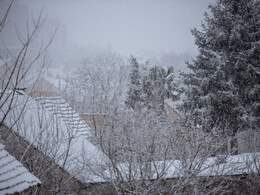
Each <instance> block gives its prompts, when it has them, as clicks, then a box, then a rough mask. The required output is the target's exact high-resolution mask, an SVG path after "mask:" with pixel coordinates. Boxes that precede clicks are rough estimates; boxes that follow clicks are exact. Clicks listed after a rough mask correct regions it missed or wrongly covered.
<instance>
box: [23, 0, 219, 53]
mask: <svg viewBox="0 0 260 195" xmlns="http://www.w3.org/2000/svg"><path fill="white" fill-rule="evenodd" d="M209 2H214V0H41V1H40V0H34V1H28V0H23V1H21V3H22V4H26V3H29V4H30V8H31V9H30V10H31V11H32V12H37V11H39V10H40V8H41V7H44V13H45V14H48V17H49V18H59V19H61V20H62V23H63V24H66V25H67V32H68V42H69V44H72V45H78V46H80V47H101V48H106V47H112V49H113V50H114V51H116V52H119V53H124V54H131V53H136V52H138V51H143V50H148V51H155V52H161V51H164V52H175V53H177V54H180V53H184V52H189V53H194V52H195V51H196V46H195V45H194V38H193V36H192V35H191V33H190V29H191V28H194V27H198V28H200V25H201V21H202V20H203V18H204V16H203V14H204V12H205V11H206V10H207V7H208V4H209Z"/></svg>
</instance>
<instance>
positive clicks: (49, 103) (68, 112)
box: [35, 97, 92, 137]
mask: <svg viewBox="0 0 260 195" xmlns="http://www.w3.org/2000/svg"><path fill="white" fill-rule="evenodd" d="M35 100H36V101H37V102H38V103H40V104H41V105H42V106H43V107H44V109H47V110H48V111H49V112H51V113H52V114H53V115H55V116H57V117H58V118H59V119H60V120H62V121H63V122H64V123H65V124H66V126H67V127H69V128H70V129H72V130H73V131H75V132H78V133H79V134H80V135H85V136H87V137H88V136H90V134H91V131H92V130H91V129H90V127H89V126H88V125H87V124H86V123H85V121H84V120H83V119H82V118H81V117H80V116H79V114H78V113H76V111H75V110H74V109H73V108H72V107H71V106H70V105H69V104H68V103H67V102H66V101H65V100H64V99H63V98H62V97H37V98H35Z"/></svg>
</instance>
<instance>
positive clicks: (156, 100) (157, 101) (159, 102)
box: [142, 66, 179, 112]
mask: <svg viewBox="0 0 260 195" xmlns="http://www.w3.org/2000/svg"><path fill="white" fill-rule="evenodd" d="M142 89H143V90H142V92H143V99H144V103H145V105H146V107H148V108H152V109H155V110H157V111H159V112H162V111H164V100H165V99H166V98H172V99H173V100H176V99H178V96H179V93H177V90H178V87H177V85H176V83H175V82H174V74H173V67H169V68H168V69H165V68H162V67H158V66H154V67H152V68H151V69H149V70H148V74H147V75H145V76H143V78H142Z"/></svg>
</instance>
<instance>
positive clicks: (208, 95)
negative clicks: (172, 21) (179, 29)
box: [183, 0, 260, 136]
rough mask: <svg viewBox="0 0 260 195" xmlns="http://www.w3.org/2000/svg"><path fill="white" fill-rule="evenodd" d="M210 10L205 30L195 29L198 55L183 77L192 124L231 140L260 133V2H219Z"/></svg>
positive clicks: (186, 108)
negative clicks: (251, 132)
mask: <svg viewBox="0 0 260 195" xmlns="http://www.w3.org/2000/svg"><path fill="white" fill-rule="evenodd" d="M209 8H210V11H211V14H205V20H204V24H203V25H202V27H203V30H202V31H198V30H197V29H194V30H192V34H193V35H194V36H195V44H196V45H197V46H198V48H199V55H198V56H197V58H196V59H195V60H194V61H193V62H192V63H189V64H188V67H189V68H190V69H191V73H188V74H184V79H185V81H184V83H185V84H186V96H187V99H186V100H185V101H184V104H183V110H184V113H186V114H187V116H188V117H187V119H188V121H189V123H188V124H189V125H192V126H195V127H201V128H203V129H204V130H207V131H213V132H218V133H219V132H221V133H224V134H228V135H232V136H234V135H235V134H236V133H237V132H238V131H241V130H245V129H248V128H251V129H258V128H259V118H260V66H259V62H260V60H259V57H260V1H259V0H247V1H244V0H236V1H235V0H218V1H217V2H216V4H215V5H210V6H209Z"/></svg>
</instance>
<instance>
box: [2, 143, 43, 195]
mask: <svg viewBox="0 0 260 195" xmlns="http://www.w3.org/2000/svg"><path fill="white" fill-rule="evenodd" d="M38 184H41V181H40V180H39V179H38V178H37V177H35V176H34V175H32V174H31V173H30V172H29V171H28V170H27V169H26V168H25V167H24V166H23V165H22V164H21V163H20V162H19V161H17V160H16V159H15V158H14V157H13V156H12V155H10V154H9V153H8V152H7V151H6V150H5V149H4V145H2V144H1V143H0V194H14V193H20V192H22V191H24V190H26V189H28V188H30V187H33V186H36V185H38Z"/></svg>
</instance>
